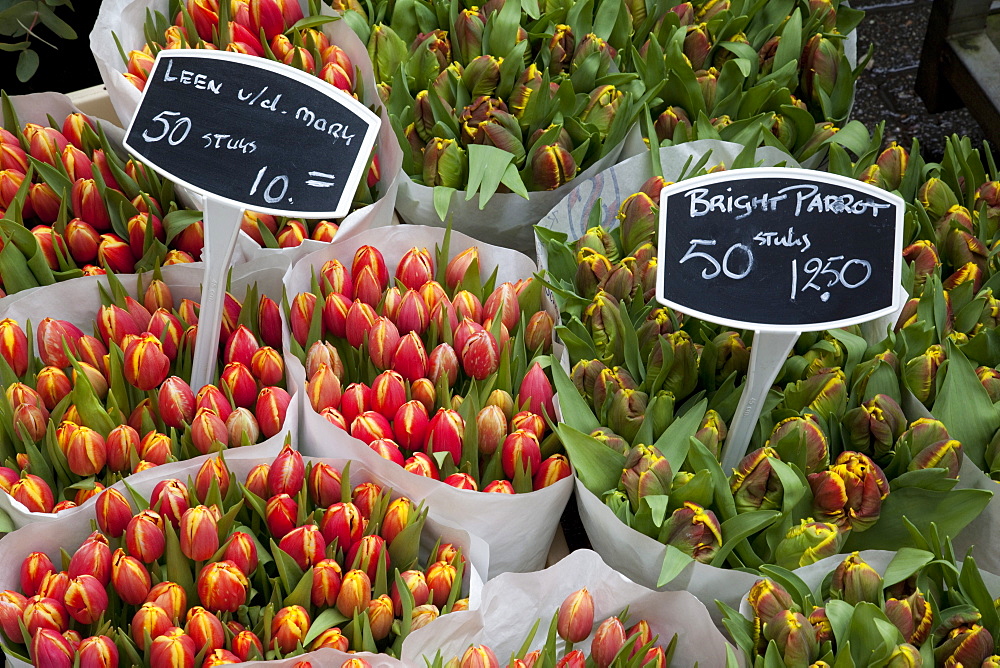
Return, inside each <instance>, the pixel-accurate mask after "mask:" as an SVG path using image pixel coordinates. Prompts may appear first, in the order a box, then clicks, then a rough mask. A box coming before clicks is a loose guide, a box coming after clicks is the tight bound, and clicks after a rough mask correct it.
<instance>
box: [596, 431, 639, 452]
mask: <svg viewBox="0 0 1000 668" xmlns="http://www.w3.org/2000/svg"><path fill="white" fill-rule="evenodd" d="M590 435H591V436H593V437H594V438H596V439H597V440H598V441H600V442H601V443H603V444H604V445H606V446H608V447H609V448H611V449H612V450H614V451H615V452H617V453H618V454H620V455H627V454H628V453H629V443H628V441H626V440H625V439H624V438H622V437H621V436H619V435H618V434H616V433H615V432H613V431H611V429H609V428H608V427H598V428H597V429H595V430H594V431H592V432H590Z"/></svg>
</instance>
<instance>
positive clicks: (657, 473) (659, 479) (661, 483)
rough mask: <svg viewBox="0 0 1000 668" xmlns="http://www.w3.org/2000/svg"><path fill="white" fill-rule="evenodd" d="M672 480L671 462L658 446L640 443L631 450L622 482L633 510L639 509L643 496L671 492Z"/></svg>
mask: <svg viewBox="0 0 1000 668" xmlns="http://www.w3.org/2000/svg"><path fill="white" fill-rule="evenodd" d="M672 481H673V473H672V472H671V470H670V463H669V462H668V461H667V459H666V458H665V457H664V456H663V454H662V453H661V452H660V451H659V450H658V449H657V448H656V447H654V446H651V445H641V444H640V445H637V446H636V447H635V448H633V449H632V450H631V451H630V452H629V454H628V457H627V458H626V460H625V469H624V470H623V471H622V475H621V484H622V486H623V487H624V488H625V491H626V493H627V494H628V497H629V503H630V504H631V506H632V510H633V512H637V511H638V510H639V501H640V499H642V497H644V496H649V495H656V494H669V493H670V486H671V483H672Z"/></svg>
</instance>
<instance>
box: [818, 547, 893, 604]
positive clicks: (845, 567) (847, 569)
mask: <svg viewBox="0 0 1000 668" xmlns="http://www.w3.org/2000/svg"><path fill="white" fill-rule="evenodd" d="M881 594H882V577H881V576H880V575H879V574H878V571H876V570H875V569H874V568H872V567H871V566H870V565H868V563H867V562H866V561H865V560H864V559H862V558H861V557H860V556H859V555H858V553H857V552H852V553H851V554H850V555H849V556H848V557H847V558H846V559H844V560H843V561H842V562H840V564H839V565H838V566H837V568H836V569H834V571H833V580H832V581H831V583H830V596H832V597H833V598H836V599H840V600H841V601H845V602H847V603H850V604H851V605H857V604H858V603H861V602H862V601H868V602H869V603H873V604H875V605H879V604H880V603H881V600H880V599H881Z"/></svg>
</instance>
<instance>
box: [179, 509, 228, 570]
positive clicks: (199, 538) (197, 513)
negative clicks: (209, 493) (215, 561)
mask: <svg viewBox="0 0 1000 668" xmlns="http://www.w3.org/2000/svg"><path fill="white" fill-rule="evenodd" d="M180 545H181V552H182V553H183V554H184V556H186V557H187V558H188V559H191V560H192V561H205V560H207V559H208V558H209V557H211V556H212V555H213V554H215V552H216V550H218V549H219V529H218V525H217V523H216V519H215V515H213V514H212V511H211V510H209V508H208V507H207V506H195V507H193V508H189V509H188V510H187V511H185V512H184V514H183V515H182V516H181V523H180Z"/></svg>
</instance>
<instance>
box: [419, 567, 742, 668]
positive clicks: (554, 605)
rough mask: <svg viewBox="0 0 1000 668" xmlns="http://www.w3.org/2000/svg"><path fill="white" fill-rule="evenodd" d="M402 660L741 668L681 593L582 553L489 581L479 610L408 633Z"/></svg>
mask: <svg viewBox="0 0 1000 668" xmlns="http://www.w3.org/2000/svg"><path fill="white" fill-rule="evenodd" d="M581 587H582V588H581ZM539 627H541V628H539ZM402 658H403V660H404V661H407V662H411V663H412V664H413V665H417V664H426V665H428V666H432V667H435V666H436V667H440V666H442V665H458V666H462V667H463V668H469V667H470V666H485V667H493V668H498V666H501V665H508V666H512V667H520V668H524V667H525V666H528V667H531V666H580V667H582V666H598V667H599V668H607V667H608V666H633V667H638V666H651V667H659V668H663V667H665V666H670V665H674V666H690V665H711V666H729V665H731V666H736V665H739V664H738V663H736V662H735V653H734V652H733V651H732V648H731V647H729V646H728V645H727V644H726V642H725V641H724V640H723V638H722V635H721V634H720V633H719V632H718V631H717V630H716V628H715V627H714V626H713V624H712V622H711V620H710V619H709V616H708V611H707V610H706V609H705V606H704V605H703V604H702V603H700V602H699V601H697V600H695V599H694V598H693V597H692V596H691V595H690V594H689V593H687V592H653V591H650V590H649V589H646V588H645V587H642V586H640V585H637V584H635V583H634V582H631V581H630V580H627V579H626V578H624V577H623V576H621V575H620V574H618V573H616V572H615V571H613V570H612V569H611V568H609V567H608V566H607V565H606V564H604V562H602V561H601V559H600V557H598V556H597V555H596V554H595V553H593V552H591V551H589V550H578V551H576V552H572V553H570V554H569V556H567V557H565V558H564V559H563V560H562V561H560V562H558V563H556V564H555V565H553V566H551V567H549V568H547V569H546V570H544V571H541V572H537V573H527V574H505V575H501V576H500V577H498V578H496V579H494V580H491V581H490V582H488V583H486V585H485V586H484V587H483V592H482V603H481V605H480V606H477V609H475V610H472V611H470V612H463V613H460V614H457V615H454V616H449V617H445V618H443V619H441V620H440V621H439V622H437V623H435V624H434V625H433V626H429V627H427V628H425V629H421V630H420V631H417V632H415V633H414V634H413V635H411V636H410V637H409V638H408V639H407V641H406V643H405V644H404V646H403V657H402Z"/></svg>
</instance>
